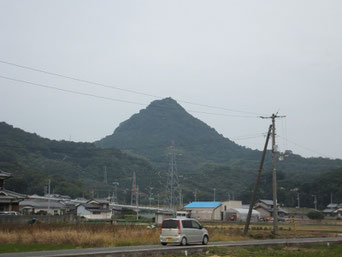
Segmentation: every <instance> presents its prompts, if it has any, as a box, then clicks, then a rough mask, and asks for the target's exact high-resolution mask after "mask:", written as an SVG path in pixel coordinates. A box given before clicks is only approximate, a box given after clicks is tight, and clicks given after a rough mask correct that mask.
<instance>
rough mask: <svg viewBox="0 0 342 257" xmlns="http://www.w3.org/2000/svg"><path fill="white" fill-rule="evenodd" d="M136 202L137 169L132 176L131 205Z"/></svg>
mask: <svg viewBox="0 0 342 257" xmlns="http://www.w3.org/2000/svg"><path fill="white" fill-rule="evenodd" d="M134 202H135V203H137V178H136V176H135V171H133V178H132V189H131V205H133V203H134Z"/></svg>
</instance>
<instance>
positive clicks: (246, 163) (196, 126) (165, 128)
mask: <svg viewBox="0 0 342 257" xmlns="http://www.w3.org/2000/svg"><path fill="white" fill-rule="evenodd" d="M172 143H173V144H174V145H175V147H176V149H177V150H178V156H177V159H178V162H179V164H180V165H179V169H180V170H181V172H185V173H186V172H187V171H194V170H197V169H199V168H201V167H202V166H203V165H206V164H210V163H212V164H220V165H228V166H234V167H239V168H244V169H254V170H255V169H256V168H257V167H258V164H259V161H260V158H261V152H260V151H258V150H251V149H249V148H246V147H244V146H241V145H238V144H236V143H234V142H233V141H231V140H229V139H228V138H225V137H223V136H222V135H220V134H219V133H218V132H217V131H216V130H215V129H214V128H211V127H209V126H208V125H207V124H205V123H204V122H202V121H200V120H199V119H197V118H194V117H193V116H192V115H190V114H189V113H187V112H186V111H185V110H184V108H183V107H182V106H181V105H179V104H178V103H177V102H176V101H175V100H173V99H172V98H165V99H163V100H156V101H153V102H152V103H151V104H150V105H149V106H148V107H147V108H146V109H143V110H141V111H140V112H139V113H137V114H134V115H133V116H132V117H131V118H129V119H128V120H126V121H124V122H122V123H121V124H120V125H119V127H118V128H116V129H115V131H114V133H113V134H112V135H109V136H106V137H105V138H103V139H101V140H99V141H97V142H95V144H96V145H97V146H99V147H102V148H111V147H115V148H118V149H121V150H123V151H126V152H130V153H133V154H136V155H138V156H142V157H145V158H146V159H148V160H150V161H152V162H153V163H154V164H155V165H157V166H158V167H160V168H163V169H167V165H168V162H169V159H168V154H167V153H168V148H169V147H170V146H171V144H172ZM267 165H268V166H267ZM269 165H270V158H268V159H267V163H266V167H269ZM278 167H279V169H280V170H282V171H284V172H286V173H293V174H301V173H312V174H317V173H322V172H325V171H327V170H330V169H334V168H339V167H342V160H331V159H327V158H303V157H301V156H299V155H296V154H293V153H292V152H290V151H289V152H288V156H287V158H286V159H285V161H282V162H279V164H278Z"/></svg>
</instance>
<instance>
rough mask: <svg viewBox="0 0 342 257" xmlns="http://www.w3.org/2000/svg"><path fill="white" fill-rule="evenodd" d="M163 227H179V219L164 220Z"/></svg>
mask: <svg viewBox="0 0 342 257" xmlns="http://www.w3.org/2000/svg"><path fill="white" fill-rule="evenodd" d="M162 228H178V220H164V221H163V225H162Z"/></svg>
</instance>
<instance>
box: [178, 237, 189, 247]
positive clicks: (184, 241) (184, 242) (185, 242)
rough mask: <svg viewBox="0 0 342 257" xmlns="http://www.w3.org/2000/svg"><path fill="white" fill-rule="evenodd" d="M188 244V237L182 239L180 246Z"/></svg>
mask: <svg viewBox="0 0 342 257" xmlns="http://www.w3.org/2000/svg"><path fill="white" fill-rule="evenodd" d="M187 244H188V240H186V237H183V238H182V241H181V242H180V245H182V246H185V245H187Z"/></svg>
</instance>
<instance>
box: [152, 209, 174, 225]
mask: <svg viewBox="0 0 342 257" xmlns="http://www.w3.org/2000/svg"><path fill="white" fill-rule="evenodd" d="M173 217H174V212H173V211H157V212H156V213H155V218H154V219H155V220H154V222H155V223H156V224H162V223H163V220H165V219H171V218H173Z"/></svg>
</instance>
